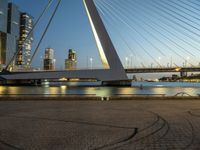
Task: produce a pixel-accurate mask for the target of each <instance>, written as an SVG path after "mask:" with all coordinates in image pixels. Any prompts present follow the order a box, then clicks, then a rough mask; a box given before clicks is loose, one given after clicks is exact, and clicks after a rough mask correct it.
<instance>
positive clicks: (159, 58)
mask: <svg viewBox="0 0 200 150" xmlns="http://www.w3.org/2000/svg"><path fill="white" fill-rule="evenodd" d="M160 60H161V57H158V63H159V66H160V67H161V64H160Z"/></svg>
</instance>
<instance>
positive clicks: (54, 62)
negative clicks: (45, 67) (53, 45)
mask: <svg viewBox="0 0 200 150" xmlns="http://www.w3.org/2000/svg"><path fill="white" fill-rule="evenodd" d="M55 69H56V59H54V60H53V70H55Z"/></svg>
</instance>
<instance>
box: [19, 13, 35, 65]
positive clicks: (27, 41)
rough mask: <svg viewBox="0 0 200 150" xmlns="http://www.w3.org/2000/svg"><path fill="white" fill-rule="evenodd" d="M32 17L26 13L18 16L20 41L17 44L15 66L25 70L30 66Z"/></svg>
mask: <svg viewBox="0 0 200 150" xmlns="http://www.w3.org/2000/svg"><path fill="white" fill-rule="evenodd" d="M32 28H33V17H32V16H30V15H29V14H27V13H21V15H20V40H19V44H18V49H19V52H18V56H17V65H22V66H23V67H25V68H27V67H29V66H30V61H31V49H32V42H33V33H32V32H31V30H32Z"/></svg>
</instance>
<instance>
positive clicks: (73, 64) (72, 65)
mask: <svg viewBox="0 0 200 150" xmlns="http://www.w3.org/2000/svg"><path fill="white" fill-rule="evenodd" d="M76 69H77V56H76V51H75V50H73V49H69V52H68V58H67V59H66V60H65V70H76Z"/></svg>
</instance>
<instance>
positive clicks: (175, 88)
mask: <svg viewBox="0 0 200 150" xmlns="http://www.w3.org/2000/svg"><path fill="white" fill-rule="evenodd" d="M84 84H85V85H86V83H84ZM87 84H88V86H83V84H81V85H80V86H69V85H67V84H66V85H44V86H0V93H1V95H3V94H8V95H9V94H10V95H15V94H24V95H28V94H31V95H46V96H49V95H96V96H102V97H104V96H111V95H152V94H154V95H155V94H159V95H160V94H164V95H166V96H174V95H176V94H177V93H181V92H185V93H187V94H189V95H192V96H197V95H198V94H200V83H171V82H170V83H168V82H167V83H162V82H159V83H148V82H138V83H137V82H135V83H133V87H101V86H94V83H92V84H91V85H90V83H87ZM141 84H142V86H143V88H142V89H141V88H140V85H141ZM73 85H79V83H73Z"/></svg>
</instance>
